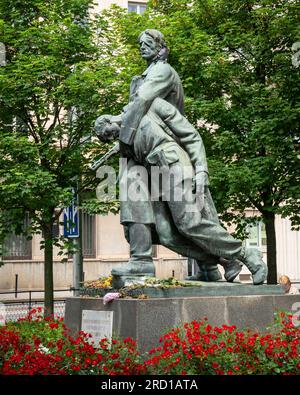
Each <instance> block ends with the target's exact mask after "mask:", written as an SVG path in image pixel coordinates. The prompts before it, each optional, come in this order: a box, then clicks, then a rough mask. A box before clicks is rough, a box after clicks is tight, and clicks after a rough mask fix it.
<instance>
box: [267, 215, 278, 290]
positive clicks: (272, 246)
mask: <svg viewBox="0 0 300 395" xmlns="http://www.w3.org/2000/svg"><path fill="white" fill-rule="evenodd" d="M264 219H265V221H266V234H267V264H268V279H267V283H268V284H277V259H276V232H275V214H274V213H270V212H265V213H264Z"/></svg>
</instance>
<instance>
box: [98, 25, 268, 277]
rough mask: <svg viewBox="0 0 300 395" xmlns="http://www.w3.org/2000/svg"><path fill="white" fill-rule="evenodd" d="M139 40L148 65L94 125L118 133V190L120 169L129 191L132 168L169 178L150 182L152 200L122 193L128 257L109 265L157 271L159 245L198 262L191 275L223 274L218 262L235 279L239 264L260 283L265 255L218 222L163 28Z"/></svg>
mask: <svg viewBox="0 0 300 395" xmlns="http://www.w3.org/2000/svg"><path fill="white" fill-rule="evenodd" d="M139 45H140V53H141V56H142V58H143V59H144V60H146V62H147V69H146V70H145V71H144V72H143V74H142V75H141V76H137V77H134V78H133V79H132V82H131V86H130V99H129V103H128V105H127V106H126V107H125V108H124V111H123V113H122V114H121V115H119V116H107V115H106V116H101V117H99V118H98V119H97V120H96V123H95V131H96V133H97V135H98V137H99V138H100V139H101V140H103V141H107V140H111V139H115V138H118V139H119V144H120V154H121V156H122V157H123V158H124V159H126V160H125V162H126V172H124V170H125V169H121V170H120V174H121V185H120V193H121V194H122V193H124V188H122V182H123V183H124V177H122V174H126V180H125V181H126V182H125V184H126V188H127V189H126V188H125V189H126V191H125V192H126V193H127V192H128V188H129V187H130V184H131V183H132V182H136V173H135V172H134V171H133V172H131V170H133V169H135V167H136V166H142V167H143V168H144V169H145V171H146V172H147V176H148V177H149V178H150V179H151V178H152V179H153V178H154V177H153V174H154V173H153V171H152V170H153V169H154V168H155V169H158V170H159V172H160V173H161V174H162V176H164V175H168V176H169V177H168V178H167V179H168V182H167V183H163V185H162V186H161V185H160V186H158V185H157V183H158V184H159V182H158V181H157V180H155V183H154V184H155V185H156V186H155V188H156V189H158V192H157V193H156V197H157V196H158V197H159V198H158V199H152V195H151V193H150V191H149V194H147V193H146V194H145V198H143V199H140V200H139V201H136V199H131V197H130V194H128V195H127V196H126V199H122V196H121V199H120V202H121V223H122V224H123V225H124V228H125V235H126V238H127V240H128V242H129V244H130V259H129V261H128V262H127V264H124V265H122V266H120V267H117V268H115V269H113V270H112V275H113V276H114V277H125V278H126V276H129V277H145V276H151V277H153V276H155V269H154V263H153V259H152V244H161V245H164V246H166V247H168V248H169V249H171V250H173V251H175V252H177V253H179V254H181V255H183V256H186V257H190V258H194V259H196V260H197V264H198V266H199V270H200V271H199V273H198V274H197V275H196V276H195V277H194V278H193V279H195V280H204V281H218V280H220V279H221V278H222V276H221V273H220V271H219V270H218V266H217V265H218V264H221V265H222V266H223V267H224V270H225V273H224V277H225V279H226V280H227V281H233V280H234V279H235V278H236V277H237V276H238V274H239V273H240V271H241V268H242V264H244V265H245V266H246V267H247V268H248V269H249V270H250V272H251V274H252V278H253V284H262V283H263V282H264V281H265V279H266V276H267V266H266V264H265V263H264V262H263V260H262V254H261V253H260V252H259V251H258V250H257V249H252V248H251V249H247V248H245V247H243V246H242V243H241V241H240V240H238V239H235V238H233V237H232V236H231V235H230V234H229V233H228V232H227V231H226V230H225V229H224V228H223V227H222V226H221V225H220V223H219V219H218V216H217V212H216V209H215V206H214V203H213V200H212V197H211V195H210V191H209V187H208V186H209V180H208V167H207V162H206V154H205V148H204V145H203V141H202V139H201V137H200V135H199V133H198V132H197V131H196V130H195V128H194V127H193V126H192V125H191V124H190V123H189V122H188V120H187V119H186V118H185V116H184V93H183V87H182V83H181V80H180V78H179V76H178V74H177V72H176V71H175V70H174V69H173V68H172V67H171V66H170V65H169V63H168V62H167V56H168V49H167V47H166V44H165V41H164V37H163V35H162V33H161V32H159V31H157V30H154V29H148V30H145V31H144V32H142V33H141V34H140V36H139ZM189 170H191V171H189ZM155 174H157V173H155ZM122 179H123V181H122ZM152 181H153V180H152ZM152 187H153V183H151V188H152ZM178 190H179V191H180V194H178V193H177V192H178Z"/></svg>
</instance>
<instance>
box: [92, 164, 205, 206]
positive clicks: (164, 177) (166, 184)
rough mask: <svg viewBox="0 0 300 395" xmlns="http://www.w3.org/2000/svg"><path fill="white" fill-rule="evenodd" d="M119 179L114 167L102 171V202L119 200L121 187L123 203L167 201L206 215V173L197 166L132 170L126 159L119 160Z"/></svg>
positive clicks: (99, 188)
mask: <svg viewBox="0 0 300 395" xmlns="http://www.w3.org/2000/svg"><path fill="white" fill-rule="evenodd" d="M119 168H120V171H119V175H118V177H117V175H116V172H115V169H114V168H113V167H111V166H101V167H99V168H98V170H97V173H96V176H97V178H99V179H100V180H101V181H100V182H99V184H98V186H97V189H96V196H97V199H98V200H99V201H101V202H112V201H115V200H116V196H117V183H118V185H119V192H120V194H119V199H120V201H121V202H131V203H136V202H147V201H152V202H155V201H166V202H172V203H175V202H183V203H184V204H185V210H186V211H187V212H196V211H200V212H201V211H202V209H203V208H204V205H205V188H206V184H207V183H208V181H207V180H208V176H207V173H206V172H203V171H200V172H197V168H196V172H195V170H194V167H193V166H181V165H175V166H170V167H169V166H150V167H149V168H146V167H144V166H140V165H135V166H129V165H128V162H127V159H126V158H120V160H119Z"/></svg>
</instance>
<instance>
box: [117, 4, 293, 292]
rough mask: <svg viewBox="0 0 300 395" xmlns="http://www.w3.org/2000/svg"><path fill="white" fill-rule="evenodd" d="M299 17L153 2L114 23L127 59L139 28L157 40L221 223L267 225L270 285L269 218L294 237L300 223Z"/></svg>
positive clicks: (249, 8)
mask: <svg viewBox="0 0 300 395" xmlns="http://www.w3.org/2000/svg"><path fill="white" fill-rule="evenodd" d="M299 16H300V12H299V2H297V1H293V0H291V1H282V0H262V1H254V0H251V1H249V0H247V1H246V0H219V1H214V0H201V1H197V0H196V1H194V2H191V1H189V0H167V1H163V2H160V1H155V0H153V1H150V9H149V11H148V13H145V15H144V16H143V17H138V16H132V15H128V16H125V15H124V17H123V18H120V17H119V18H118V23H119V30H121V31H122V32H123V37H124V43H125V45H127V47H128V51H132V48H133V46H135V47H136V48H137V45H136V37H137V35H138V34H139V32H140V31H141V30H143V29H145V28H149V27H152V28H158V29H159V30H161V31H162V32H163V33H164V34H165V37H166V40H167V43H168V45H169V46H170V48H171V52H170V57H169V60H170V63H171V64H172V65H173V66H174V67H175V69H176V70H177V71H178V72H179V75H180V76H181V78H182V80H183V84H184V88H185V93H186V111H187V114H188V118H189V119H190V120H191V121H192V122H193V123H194V124H195V125H198V129H199V131H200V133H201V135H202V137H203V138H204V141H205V145H206V148H207V153H208V157H209V163H210V176H211V178H210V179H211V188H212V192H213V197H214V200H215V202H216V205H217V208H218V211H219V212H221V213H222V214H221V218H222V219H223V220H224V221H225V222H227V223H234V224H235V225H237V228H236V229H237V234H238V235H242V234H243V232H242V231H243V230H245V225H246V224H247V223H248V222H249V221H250V220H251V221H253V220H254V219H255V218H252V219H249V218H248V219H247V218H246V217H245V209H246V208H254V209H257V210H258V211H259V213H260V215H261V218H262V219H263V221H264V222H265V224H266V233H267V256H268V257H267V261H268V262H267V263H268V268H269V274H268V283H269V284H274V283H277V272H276V237H275V215H276V214H278V215H281V216H283V217H289V218H290V219H291V221H292V226H293V227H294V228H295V229H297V228H298V226H299V223H300V215H299V208H300V191H299V182H300V166H299V151H298V148H299V127H300V112H299V109H300V107H299V103H300V100H299V98H300V73H299V69H297V68H295V67H294V66H293V64H292V54H293V53H292V45H293V43H294V42H296V41H298V40H299V37H300V31H299V18H300V17H299ZM133 18H135V24H133V23H132V21H133ZM256 220H257V218H256Z"/></svg>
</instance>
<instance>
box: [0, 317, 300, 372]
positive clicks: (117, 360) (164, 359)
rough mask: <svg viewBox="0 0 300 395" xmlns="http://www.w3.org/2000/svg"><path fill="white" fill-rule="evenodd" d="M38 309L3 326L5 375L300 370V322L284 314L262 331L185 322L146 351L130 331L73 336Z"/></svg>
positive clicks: (0, 347) (0, 356) (0, 343)
mask: <svg viewBox="0 0 300 395" xmlns="http://www.w3.org/2000/svg"><path fill="white" fill-rule="evenodd" d="M40 313H41V311H36V310H33V311H32V312H31V313H30V314H29V316H28V317H27V318H26V319H25V320H24V319H23V320H19V321H18V322H17V323H9V324H7V325H6V326H3V327H0V374H3V375H7V374H29V375H34V374H44V375H49V374H52V375H53V374H56V375H57V374H59V375H70V374H85V375H140V374H143V375H145V374H172V375H175V374H177V375H178V374H179V375H189V374H205V375H237V374H238V375H245V374H246V375H249V374H270V375H271V374H272V375H274V374H293V375H295V374H300V326H298V325H297V323H296V325H295V322H294V321H293V320H292V316H291V315H289V314H287V313H279V314H278V315H277V316H276V321H275V323H274V325H273V326H272V327H270V328H268V330H267V331H265V332H263V333H258V332H253V331H251V330H246V331H239V330H237V328H236V327H235V326H227V325H222V326H221V327H213V326H211V325H210V324H209V323H208V321H207V319H203V320H201V321H193V322H191V323H185V324H184V325H183V326H182V327H178V328H174V329H172V330H171V331H169V332H168V333H166V334H164V335H163V336H162V338H161V345H160V346H159V347H157V348H154V349H152V350H150V351H149V352H147V353H146V354H144V355H141V353H140V352H139V351H138V348H137V344H136V343H135V342H134V341H133V340H132V339H130V338H126V339H112V340H111V341H109V340H108V339H103V340H101V342H100V343H99V344H94V343H93V342H92V339H91V335H89V334H86V333H84V332H80V333H79V335H78V336H77V337H73V336H71V335H70V333H69V331H68V329H67V328H66V327H65V325H64V323H63V320H62V319H57V318H54V317H52V318H45V319H44V318H43V317H42V316H41V315H40Z"/></svg>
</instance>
